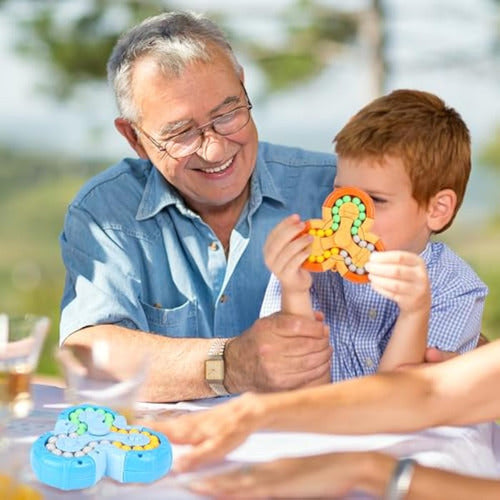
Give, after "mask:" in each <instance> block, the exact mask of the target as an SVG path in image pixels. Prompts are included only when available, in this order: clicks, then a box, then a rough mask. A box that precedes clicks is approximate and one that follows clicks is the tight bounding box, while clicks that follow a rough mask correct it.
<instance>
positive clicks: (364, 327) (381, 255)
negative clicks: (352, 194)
mask: <svg viewBox="0 0 500 500" xmlns="http://www.w3.org/2000/svg"><path fill="white" fill-rule="evenodd" d="M334 143H335V152H336V153H337V156H338V166H337V175H336V178H335V187H336V188H337V187H346V186H353V187H357V188H359V189H362V190H363V191H365V192H366V193H367V194H368V195H369V196H370V197H371V198H372V199H373V202H374V206H375V222H374V224H373V227H372V228H371V232H373V233H374V234H376V235H377V236H379V237H380V238H381V240H382V241H383V243H384V246H385V248H386V250H387V251H386V252H375V253H373V254H372V255H371V257H370V260H369V262H368V264H367V265H366V270H367V271H368V272H369V279H370V283H369V284H356V283H352V282H349V281H346V280H344V279H343V278H342V277H341V276H340V275H339V273H336V272H330V271H326V272H323V273H313V274H310V273H309V272H308V271H306V270H305V269H304V268H303V267H301V265H302V263H303V262H304V261H305V259H306V258H307V256H308V254H309V249H310V245H311V242H312V236H310V235H308V234H303V231H304V227H305V223H304V222H303V221H301V220H300V218H299V216H298V215H296V214H294V215H291V216H289V217H288V218H286V219H285V220H283V221H282V222H281V223H279V224H278V225H277V226H276V227H275V228H274V229H273V231H272V232H271V233H270V235H269V237H268V239H267V241H266V244H265V247H264V255H265V261H266V264H267V266H268V267H269V269H270V270H271V271H272V273H273V276H272V278H271V281H270V283H269V285H268V288H267V291H266V295H265V297H264V302H263V305H262V310H261V315H263V316H265V315H268V314H270V313H272V312H274V311H276V310H277V309H279V308H280V307H281V309H282V310H283V311H286V312H289V313H293V314H301V315H307V316H313V315H314V310H320V311H322V312H323V314H324V315H325V321H326V322H327V324H328V325H329V327H330V341H331V345H332V347H333V359H332V364H331V380H332V381H339V380H343V379H347V378H352V377H358V376H362V375H367V374H370V373H374V372H375V371H377V369H378V370H379V371H382V370H394V369H397V368H400V367H402V366H404V365H410V364H417V363H422V362H423V361H424V352H425V348H426V347H427V345H429V346H433V347H437V348H439V349H441V350H444V351H454V352H465V351H467V350H470V349H472V348H473V347H475V345H476V343H477V340H478V337H479V334H480V326H481V316H482V311H483V306H484V300H485V297H486V294H487V288H486V286H485V285H484V283H483V282H482V281H481V280H480V279H479V278H478V276H477V275H476V274H475V272H474V271H473V270H472V269H471V268H470V267H469V266H468V265H467V264H466V263H465V262H464V261H463V260H462V259H460V258H459V257H458V256H457V255H455V254H454V253H453V252H452V251H451V250H450V249H449V248H448V247H447V246H446V245H444V244H443V243H438V242H432V241H430V237H431V235H432V234H436V233H440V232H442V231H444V230H445V229H447V228H448V227H449V226H450V225H451V223H452V221H453V219H454V217H455V215H456V213H457V211H458V209H459V207H460V205H461V203H462V200H463V197H464V193H465V188H466V185H467V181H468V178H469V173H470V168H471V158H470V137H469V131H468V129H467V126H466V125H465V123H464V122H463V121H462V119H461V117H460V115H459V114H458V113H457V112H456V111H455V110H454V109H452V108H449V107H447V106H446V105H445V103H444V102H443V101H442V100H441V99H439V98H438V97H436V96H435V95H432V94H429V93H427V92H420V91H414V90H397V91H394V92H392V93H390V94H388V95H386V96H383V97H380V98H378V99H375V100H374V101H373V102H371V103H370V104H368V105H367V106H366V107H364V108H363V109H361V111H359V112H358V113H357V114H356V115H354V116H353V117H352V118H351V120H350V121H349V122H348V123H347V124H346V125H345V126H344V128H343V129H342V130H341V131H340V132H339V133H338V134H337V135H336V137H335V139H334ZM321 201H322V200H321ZM325 382H326V380H325Z"/></svg>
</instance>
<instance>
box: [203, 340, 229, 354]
mask: <svg viewBox="0 0 500 500" xmlns="http://www.w3.org/2000/svg"><path fill="white" fill-rule="evenodd" d="M228 340H229V339H228V338H220V337H217V338H215V339H213V340H212V342H210V348H209V349H208V355H209V356H222V357H224V350H225V349H226V343H227V341H228Z"/></svg>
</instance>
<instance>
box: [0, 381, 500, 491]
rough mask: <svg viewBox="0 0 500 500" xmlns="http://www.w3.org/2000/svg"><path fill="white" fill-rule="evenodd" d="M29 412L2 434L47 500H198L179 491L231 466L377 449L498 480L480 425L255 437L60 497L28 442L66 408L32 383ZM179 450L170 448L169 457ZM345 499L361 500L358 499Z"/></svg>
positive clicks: (191, 405) (498, 444) (199, 404)
mask: <svg viewBox="0 0 500 500" xmlns="http://www.w3.org/2000/svg"><path fill="white" fill-rule="evenodd" d="M33 394H34V400H35V409H34V411H33V413H32V415H30V417H28V418H27V419H24V420H17V421H14V422H13V423H12V424H11V425H10V426H9V427H8V429H7V435H8V436H9V437H10V438H12V441H13V443H14V447H15V450H16V453H17V455H18V456H20V457H21V460H22V462H23V463H24V464H25V466H24V468H23V474H24V476H23V480H24V481H26V482H28V483H30V484H32V485H34V486H35V487H36V488H37V489H38V490H39V491H41V492H42V493H43V494H44V497H45V499H47V500H52V499H53V500H58V499H61V500H62V499H68V500H88V499H90V498H107V499H118V498H119V499H138V498H139V499H146V498H147V499H148V500H156V499H160V498H161V499H176V500H183V499H200V498H204V497H201V496H199V495H194V494H192V493H190V492H189V491H188V490H187V489H185V488H184V485H185V484H186V483H188V482H189V481H190V480H192V479H193V478H194V477H196V476H199V475H201V474H206V473H207V472H212V471H213V470H214V469H220V468H225V467H228V466H234V464H235V463H237V464H239V463H253V462H259V461H264V460H269V459H274V458H279V457H285V456H304V455H311V454H315V453H326V452H330V451H361V450H383V451H386V452H388V453H390V454H393V455H395V456H407V455H410V456H413V457H414V458H416V459H417V460H418V461H419V462H420V463H422V464H425V465H430V466H435V467H440V468H444V469H448V470H452V471H456V472H462V473H467V474H472V475H477V476H481V477H495V478H498V477H500V427H498V426H496V425H495V424H490V423H485V424H480V425H475V426H467V427H437V428H433V429H428V430H425V431H422V432H418V433H409V434H376V435H370V436H345V435H344V436H339V435H321V434H314V433H290V432H266V431H262V432H257V433H255V434H253V435H251V436H250V437H249V439H248V440H247V441H246V442H245V443H244V444H243V445H241V446H240V447H239V448H237V449H236V450H234V451H233V452H232V453H231V454H230V455H229V456H228V457H227V460H226V461H225V462H224V463H222V464H220V465H218V466H217V467H211V468H208V469H205V470H202V471H199V472H196V473H188V474H182V475H178V476H174V475H171V474H169V475H167V476H165V477H164V478H163V479H161V480H159V481H157V482H155V483H153V484H148V485H138V484H119V483H116V482H114V481H112V480H109V479H104V480H101V481H99V482H98V483H97V485H96V486H95V487H93V488H90V489H87V490H81V491H73V492H65V491H59V490H56V489H54V488H51V487H48V486H45V485H42V484H40V483H39V482H38V481H37V480H36V478H35V477H34V475H33V473H32V472H31V470H30V467H29V449H30V446H31V443H32V442H33V441H34V440H35V439H36V438H37V437H38V436H39V435H41V434H42V433H44V432H47V431H49V430H52V428H53V425H54V422H55V420H56V418H57V415H58V414H59V412H60V411H61V410H62V409H64V408H65V407H66V405H65V403H64V397H63V396H64V395H63V390H62V389H61V388H59V387H55V386H49V385H42V384H35V385H34V387H33ZM224 399H226V398H217V399H211V400H200V401H195V402H182V403H176V404H151V403H148V404H144V403H143V404H140V405H139V409H140V410H141V411H142V412H143V413H144V412H146V413H148V414H150V415H152V416H153V417H154V415H155V413H157V412H161V411H164V410H165V409H166V408H168V409H179V410H183V411H198V410H201V409H205V408H207V407H209V406H212V405H214V404H218V403H220V402H221V401H223V400H224ZM183 449H184V447H182V446H174V447H173V454H174V457H175V456H178V455H179V454H181V453H182V452H183ZM349 498H366V497H362V496H360V495H358V496H356V495H353V496H350V497H349Z"/></svg>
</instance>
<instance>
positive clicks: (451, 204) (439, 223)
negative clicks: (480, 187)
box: [427, 189, 457, 233]
mask: <svg viewBox="0 0 500 500" xmlns="http://www.w3.org/2000/svg"><path fill="white" fill-rule="evenodd" d="M456 206H457V195H456V193H455V191H453V189H442V190H441V191H438V192H437V193H436V194H435V195H434V196H433V197H432V198H431V200H430V201H429V205H428V207H427V226H428V227H429V229H430V230H431V231H432V232H433V233H435V232H438V231H440V230H441V229H443V227H445V226H446V225H447V224H448V222H450V220H451V219H452V218H453V215H454V214H455V208H456Z"/></svg>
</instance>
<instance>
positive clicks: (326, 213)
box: [303, 187, 384, 283]
mask: <svg viewBox="0 0 500 500" xmlns="http://www.w3.org/2000/svg"><path fill="white" fill-rule="evenodd" d="M374 214H375V209H374V207H373V202H372V199H371V198H370V197H369V196H368V195H367V194H366V193H365V192H364V191H362V190H361V189H358V188H355V187H344V188H338V189H335V190H334V191H333V192H332V193H330V194H329V195H328V196H327V198H326V199H325V201H324V203H323V207H322V217H323V218H322V219H309V220H308V221H306V230H305V231H307V232H308V233H309V234H310V235H312V236H314V241H313V243H312V244H311V249H310V253H309V257H308V258H307V260H306V261H305V262H304V264H303V267H304V268H305V269H307V270H309V271H312V272H323V271H327V270H330V271H337V272H338V273H340V275H341V276H342V277H344V278H345V279H348V280H350V281H353V282H355V283H366V282H367V281H368V275H367V272H366V270H365V267H364V266H365V264H366V263H367V262H368V259H369V258H370V254H371V252H374V251H375V250H376V251H381V250H383V249H384V246H383V244H382V241H381V240H380V238H379V237H378V236H376V235H375V234H373V233H370V232H369V230H370V228H371V226H372V225H373V217H374Z"/></svg>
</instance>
